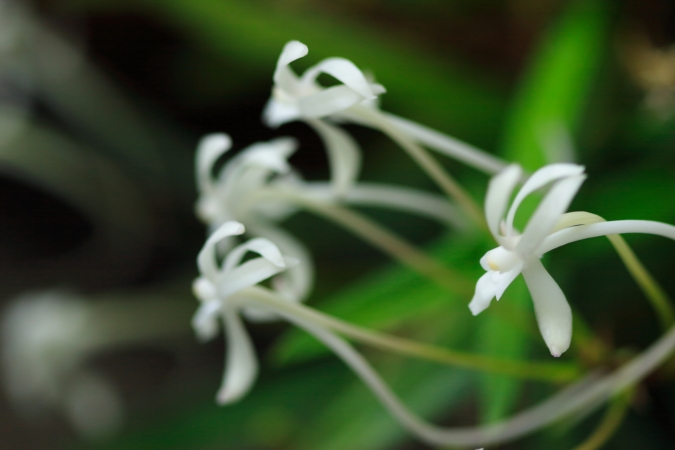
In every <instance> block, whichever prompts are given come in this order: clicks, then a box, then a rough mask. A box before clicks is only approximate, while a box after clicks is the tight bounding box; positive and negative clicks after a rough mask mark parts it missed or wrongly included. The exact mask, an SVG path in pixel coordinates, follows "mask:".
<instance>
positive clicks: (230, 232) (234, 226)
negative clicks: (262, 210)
mask: <svg viewBox="0 0 675 450" xmlns="http://www.w3.org/2000/svg"><path fill="white" fill-rule="evenodd" d="M243 233H244V225H242V224H241V223H239V222H235V221H230V222H225V223H224V224H222V225H221V226H220V227H219V228H218V229H217V230H216V231H214V232H213V234H211V236H209V238H208V239H207V240H206V242H205V243H204V247H202V250H201V251H200V252H199V255H197V267H199V272H200V273H201V274H202V275H203V276H205V277H206V278H209V279H215V278H216V276H217V274H218V266H217V264H216V251H215V250H216V249H215V247H216V244H217V243H218V242H219V241H221V240H222V239H225V238H227V237H229V236H235V235H239V234H243Z"/></svg>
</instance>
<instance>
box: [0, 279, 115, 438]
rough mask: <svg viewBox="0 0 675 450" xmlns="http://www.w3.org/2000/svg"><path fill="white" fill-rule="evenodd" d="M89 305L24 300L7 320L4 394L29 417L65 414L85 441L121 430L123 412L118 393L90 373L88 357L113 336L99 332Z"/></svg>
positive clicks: (68, 298)
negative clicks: (56, 412) (50, 412)
mask: <svg viewBox="0 0 675 450" xmlns="http://www.w3.org/2000/svg"><path fill="white" fill-rule="evenodd" d="M99 328H100V323H99V321H98V320H95V319H94V313H93V311H92V308H90V306H89V304H88V303H87V302H85V301H84V300H83V299H80V298H77V297H75V296H74V295H72V294H69V293H65V292H59V291H45V292H40V293H34V294H26V295H23V296H21V297H19V298H17V300H16V301H15V302H14V303H13V304H12V305H11V307H10V308H9V309H8V310H7V312H6V313H5V315H4V317H3V320H2V366H3V376H4V380H3V381H4V385H5V389H6V391H7V393H8V395H9V397H10V400H11V401H12V402H13V403H14V404H15V406H16V407H17V408H18V409H19V410H20V411H22V412H23V413H24V414H26V415H28V416H34V415H39V414H41V413H43V412H45V410H47V409H50V408H51V409H60V410H61V411H63V412H64V413H65V414H66V416H67V417H68V419H69V420H70V423H71V424H72V425H73V426H74V427H75V429H76V430H77V431H78V432H79V433H80V434H82V435H84V436H85V437H89V438H100V437H104V436H108V435H110V434H111V433H113V432H115V431H116V430H117V429H119V427H120V425H121V423H122V418H123V409H122V403H121V399H120V397H119V394H118V392H117V390H116V389H115V388H114V387H113V385H111V384H110V383H109V382H108V381H107V380H106V379H105V378H104V377H103V376H102V375H101V374H99V373H97V372H95V371H93V370H91V369H87V368H85V362H86V359H87V358H88V357H90V356H91V355H92V354H93V353H95V352H96V350H97V349H100V347H101V346H102V343H104V342H105V341H106V339H108V340H109V339H110V337H108V336H105V333H106V331H108V330H104V331H101V332H99Z"/></svg>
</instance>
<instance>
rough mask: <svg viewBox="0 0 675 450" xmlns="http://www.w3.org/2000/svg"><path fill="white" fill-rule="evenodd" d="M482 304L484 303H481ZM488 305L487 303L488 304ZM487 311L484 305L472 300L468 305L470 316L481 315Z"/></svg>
mask: <svg viewBox="0 0 675 450" xmlns="http://www.w3.org/2000/svg"><path fill="white" fill-rule="evenodd" d="M483 303H484V302H483ZM488 305H489V303H488ZM486 309H487V306H486V305H485V304H479V302H477V301H475V300H472V301H471V303H469V310H471V314H472V315H473V316H474V317H476V316H477V315H478V314H480V313H482V312H483V311H485V310H486Z"/></svg>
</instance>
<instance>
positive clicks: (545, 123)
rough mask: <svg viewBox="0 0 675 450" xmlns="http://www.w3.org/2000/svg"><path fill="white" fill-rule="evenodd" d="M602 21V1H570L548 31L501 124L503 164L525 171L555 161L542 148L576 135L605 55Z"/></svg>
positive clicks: (605, 31)
mask: <svg viewBox="0 0 675 450" xmlns="http://www.w3.org/2000/svg"><path fill="white" fill-rule="evenodd" d="M608 19H609V8H608V5H607V3H606V2H604V1H603V0H575V1H573V2H571V3H570V5H569V7H568V10H567V11H566V12H565V13H564V14H563V15H562V16H561V17H560V19H559V21H558V23H556V24H555V25H554V26H553V27H552V29H551V30H549V32H548V33H547V35H546V36H545V37H544V39H543V41H542V43H541V47H540V49H539V50H538V52H537V53H536V54H535V55H534V58H533V61H532V63H531V64H530V68H529V70H528V72H527V74H526V76H525V78H524V80H523V81H522V84H521V86H520V89H519V91H518V93H517V95H516V98H515V100H514V102H513V106H512V110H511V113H510V114H509V116H508V118H507V122H506V127H505V132H504V142H503V148H504V152H503V155H504V157H505V158H506V159H508V160H513V161H518V162H519V163H520V164H521V165H522V166H523V167H524V168H525V169H527V170H531V171H534V170H536V169H537V168H539V167H541V166H543V165H545V164H547V163H549V162H553V161H552V160H555V159H559V158H558V157H557V156H555V155H552V156H549V155H548V154H547V149H545V148H543V145H542V144H543V143H547V144H548V142H549V140H550V139H555V138H556V134H557V133H559V132H561V131H562V132H565V130H566V131H567V132H569V133H571V134H572V135H573V134H574V133H575V132H577V131H578V128H579V125H581V122H582V119H583V114H584V111H585V109H586V106H587V102H588V97H589V93H590V91H591V88H592V87H593V83H594V81H595V79H596V75H597V73H598V70H599V68H600V62H601V61H602V58H603V55H604V53H605V52H606V49H607V36H608V22H609V20H608Z"/></svg>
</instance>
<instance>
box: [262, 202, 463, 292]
mask: <svg viewBox="0 0 675 450" xmlns="http://www.w3.org/2000/svg"><path fill="white" fill-rule="evenodd" d="M254 195H255V196H256V199H255V200H252V201H253V202H258V201H259V200H262V199H270V198H275V199H279V198H281V199H283V200H286V201H289V202H291V203H293V204H295V205H297V206H300V207H302V208H304V209H306V210H308V211H311V212H313V213H314V214H317V215H319V216H322V217H324V218H326V219H328V220H331V221H333V222H335V223H337V224H339V225H341V226H343V227H344V228H345V229H347V230H349V231H351V232H352V233H354V234H355V235H357V236H359V237H360V238H361V239H363V240H365V241H366V242H368V243H370V244H371V245H373V246H375V247H377V248H379V249H380V250H382V251H383V252H384V253H386V254H388V255H389V256H391V257H392V258H394V259H395V260H397V261H399V262H401V263H402V264H404V265H405V266H408V267H410V268H411V269H413V270H414V271H416V272H418V273H419V274H421V275H423V276H425V277H427V278H429V279H430V280H432V281H433V282H435V283H436V284H438V285H439V286H441V287H443V288H445V289H448V290H450V291H452V292H458V293H460V294H461V295H470V292H471V289H472V286H471V285H470V284H469V283H467V282H466V280H465V279H464V278H463V277H462V276H460V275H459V274H457V273H455V272H454V271H452V270H450V269H449V268H447V267H445V266H443V265H441V264H440V263H439V262H437V261H436V260H434V259H433V258H430V257H429V256H427V254H426V253H424V252H423V251H421V250H419V249H418V248H417V247H415V246H414V245H412V244H410V243H408V242H406V241H405V240H404V239H402V238H400V237H399V236H397V235H395V234H394V233H392V232H391V231H389V230H387V229H386V228H383V227H381V226H380V225H378V224H377V223H375V222H373V221H372V220H370V219H368V218H366V217H364V216H362V215H361V214H358V213H356V212H354V211H352V210H350V209H347V208H343V207H340V206H336V205H332V204H329V203H326V202H319V201H315V200H312V199H309V198H306V197H304V196H302V194H300V193H296V192H293V191H291V190H280V189H274V190H273V189H263V190H259V191H257V192H256V193H255V194H254Z"/></svg>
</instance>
